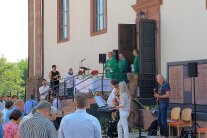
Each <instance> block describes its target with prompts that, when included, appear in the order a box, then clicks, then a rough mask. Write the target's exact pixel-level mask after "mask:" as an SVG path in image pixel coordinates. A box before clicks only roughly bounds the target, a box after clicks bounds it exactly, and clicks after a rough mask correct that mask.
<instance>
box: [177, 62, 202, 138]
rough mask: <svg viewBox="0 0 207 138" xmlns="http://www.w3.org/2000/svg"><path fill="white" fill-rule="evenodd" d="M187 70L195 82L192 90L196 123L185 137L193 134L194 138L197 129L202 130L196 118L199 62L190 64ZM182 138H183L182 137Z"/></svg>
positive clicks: (194, 137)
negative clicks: (196, 80) (196, 81)
mask: <svg viewBox="0 0 207 138" xmlns="http://www.w3.org/2000/svg"><path fill="white" fill-rule="evenodd" d="M187 68H188V77H190V78H191V79H192V80H193V83H192V84H193V85H192V86H193V89H192V93H193V100H194V102H193V107H194V123H193V125H192V127H191V128H190V129H189V130H188V132H187V133H186V134H185V135H184V136H183V137H185V136H188V135H189V134H191V133H193V138H196V137H197V134H198V133H197V127H198V128H200V126H199V124H198V123H197V116H196V112H197V111H196V97H195V96H196V95H195V77H198V63H197V62H189V63H188V64H187ZM193 129H194V132H192V130H193ZM181 137H182V136H181Z"/></svg>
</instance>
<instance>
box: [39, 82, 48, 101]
mask: <svg viewBox="0 0 207 138" xmlns="http://www.w3.org/2000/svg"><path fill="white" fill-rule="evenodd" d="M49 88H50V87H49V86H48V85H47V81H46V79H43V80H42V86H41V87H40V88H39V93H40V100H41V101H42V100H46V97H47V96H48V93H49Z"/></svg>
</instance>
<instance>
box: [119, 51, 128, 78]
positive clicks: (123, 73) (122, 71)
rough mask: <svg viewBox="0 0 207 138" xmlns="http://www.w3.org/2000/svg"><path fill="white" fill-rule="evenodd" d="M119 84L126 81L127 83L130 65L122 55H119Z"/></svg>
mask: <svg viewBox="0 0 207 138" xmlns="http://www.w3.org/2000/svg"><path fill="white" fill-rule="evenodd" d="M118 65H119V76H118V79H119V82H121V81H125V82H127V71H128V63H127V60H126V59H125V57H124V55H123V54H122V53H120V54H119V62H118Z"/></svg>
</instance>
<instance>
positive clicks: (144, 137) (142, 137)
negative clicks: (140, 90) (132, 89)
mask: <svg viewBox="0 0 207 138" xmlns="http://www.w3.org/2000/svg"><path fill="white" fill-rule="evenodd" d="M133 102H135V103H136V105H137V108H138V118H139V119H138V121H139V122H138V128H139V136H138V137H137V138H147V137H146V136H142V134H141V115H140V112H139V110H140V109H139V106H141V107H142V108H143V109H145V106H144V105H143V104H142V103H140V101H139V100H138V99H133Z"/></svg>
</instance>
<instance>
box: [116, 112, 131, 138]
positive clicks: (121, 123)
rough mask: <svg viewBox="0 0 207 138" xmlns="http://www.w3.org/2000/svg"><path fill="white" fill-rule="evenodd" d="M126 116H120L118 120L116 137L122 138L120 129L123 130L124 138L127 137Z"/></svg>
mask: <svg viewBox="0 0 207 138" xmlns="http://www.w3.org/2000/svg"><path fill="white" fill-rule="evenodd" d="M127 118H128V116H120V119H119V122H118V124H117V129H118V138H122V129H123V130H124V138H129V128H128V121H127Z"/></svg>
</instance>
